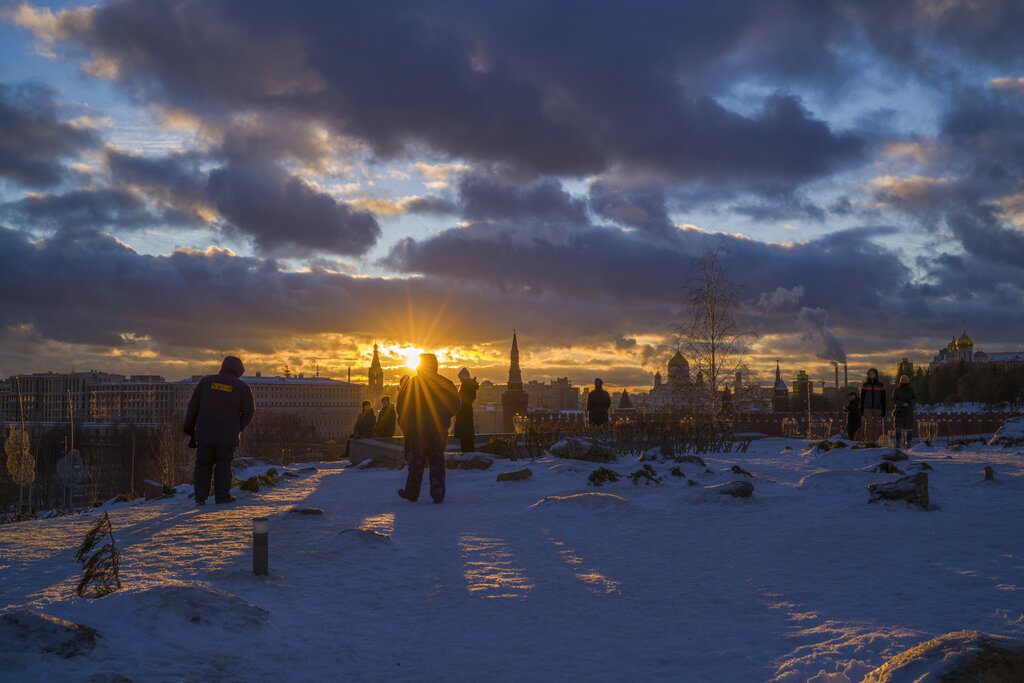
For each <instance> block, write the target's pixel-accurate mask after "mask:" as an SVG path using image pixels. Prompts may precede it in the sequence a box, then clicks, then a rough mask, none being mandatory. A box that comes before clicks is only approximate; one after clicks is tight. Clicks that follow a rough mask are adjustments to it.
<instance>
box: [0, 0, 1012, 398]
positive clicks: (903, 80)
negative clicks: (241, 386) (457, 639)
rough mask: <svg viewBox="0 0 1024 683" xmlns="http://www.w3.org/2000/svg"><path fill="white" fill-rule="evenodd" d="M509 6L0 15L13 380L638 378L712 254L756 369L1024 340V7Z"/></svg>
mask: <svg viewBox="0 0 1024 683" xmlns="http://www.w3.org/2000/svg"><path fill="white" fill-rule="evenodd" d="M515 6H516V9H515V10H514V11H513V10H512V9H511V8H510V7H497V6H487V7H477V6H474V5H473V4H464V5H463V4H459V3H454V4H452V3H442V4H436V5H435V4H432V3H410V4H405V3H389V4H388V5H387V6H381V7H369V6H360V5H355V6H348V5H345V4H335V3H331V4H324V5H316V4H310V5H308V6H307V7H306V9H305V10H304V11H301V12H300V11H295V10H294V8H293V7H291V6H290V5H289V4H287V3H275V2H268V3H261V5H260V9H259V11H241V10H240V8H239V7H238V6H237V5H236V4H234V3H232V2H230V1H228V0H211V1H210V2H207V3H156V4H148V3H138V2H131V1H128V2H116V3H114V2H111V3H100V4H98V5H95V6H91V5H90V6H86V5H83V4H80V3H76V2H55V3H0V38H2V40H0V121H2V122H3V125H4V131H5V132H4V145H3V147H2V148H0V287H2V288H3V291H4V292H5V297H4V299H3V301H2V302H0V376H7V375H12V374H16V373H21V372H34V371H42V370H47V369H62V370H70V369H71V368H72V367H77V368H79V369H97V370H102V371H110V372H123V373H124V374H140V373H153V374H161V375H164V376H167V377H186V376H189V375H192V374H197V373H202V372H207V371H209V368H210V367H211V366H213V365H215V364H216V363H217V362H219V358H220V357H221V356H222V355H224V354H225V353H227V352H232V353H237V354H239V355H241V356H243V357H245V358H246V360H247V364H248V365H249V366H250V367H252V368H259V369H261V370H262V371H264V372H265V373H267V372H270V373H273V374H279V373H280V372H281V371H282V370H283V368H284V367H285V366H286V365H287V366H288V367H289V368H290V369H291V370H292V371H293V372H295V373H299V372H302V373H305V374H307V375H308V374H312V373H313V372H315V368H316V367H317V366H319V367H320V369H321V373H322V374H326V375H329V376H332V377H337V378H345V377H346V376H347V371H348V368H349V367H351V368H352V370H353V377H354V378H357V377H358V378H365V368H366V367H367V365H368V362H369V353H370V349H371V348H372V344H373V343H374V342H377V343H379V344H380V346H381V349H382V353H383V355H382V360H383V361H384V370H385V373H386V375H387V378H388V380H389V381H391V380H392V379H393V375H394V374H395V373H397V372H398V369H397V368H398V364H400V363H407V362H408V358H409V356H413V355H415V354H416V353H418V352H419V351H421V350H430V351H434V352H438V353H439V355H440V357H441V365H442V369H445V370H447V369H451V368H453V367H455V366H456V365H458V366H460V367H461V366H462V365H466V366H469V367H471V368H473V369H474V372H475V373H476V374H478V375H479V376H480V377H481V378H482V379H483V378H489V379H492V380H493V381H496V382H502V381H504V380H503V379H502V378H503V375H504V373H505V372H506V371H507V345H508V341H509V339H510V337H511V329H512V328H516V329H517V330H518V331H519V334H520V338H521V340H522V341H523V342H524V345H523V366H524V369H526V371H527V375H532V377H528V379H529V378H535V379H538V380H542V381H547V380H550V379H553V378H556V377H564V376H567V377H570V378H571V379H572V380H573V382H574V383H576V384H577V385H579V386H585V385H586V384H588V383H590V382H591V381H592V380H593V378H594V377H595V376H601V377H602V378H604V379H605V380H606V381H608V382H609V384H610V385H612V386H618V387H626V388H630V389H633V388H638V387H649V386H650V378H651V377H652V376H653V374H654V371H655V370H656V369H658V368H662V369H664V367H665V364H666V362H667V360H668V358H669V357H670V356H671V353H672V349H673V347H674V339H673V325H676V324H680V323H682V322H683V318H684V317H685V315H684V312H683V311H682V299H683V297H682V289H683V287H684V286H685V284H686V281H687V278H688V276H689V274H690V272H691V268H692V264H693V261H694V259H695V258H697V257H699V256H700V254H701V253H702V252H703V251H705V250H706V249H708V248H715V247H717V248H719V249H720V250H721V253H722V256H723V263H724V264H725V265H726V267H727V269H728V272H729V275H730V277H731V278H732V279H734V280H735V281H736V283H737V284H738V285H739V286H740V287H741V288H742V289H741V299H742V311H741V321H742V324H743V325H744V326H745V327H746V328H747V329H750V330H751V331H753V332H756V333H757V334H758V335H759V338H758V340H757V341H756V342H755V343H754V344H753V345H752V346H751V353H750V359H749V363H748V364H749V366H750V367H751V369H752V370H754V371H756V372H757V373H758V374H759V376H760V378H761V381H762V382H770V378H771V375H772V373H773V371H774V364H775V360H776V359H781V360H782V363H783V366H784V367H787V368H790V369H791V370H790V372H791V373H795V372H796V371H798V370H801V369H803V370H807V371H808V372H809V373H810V374H811V376H814V377H818V376H820V377H821V378H823V379H827V378H828V377H829V369H830V362H831V360H833V359H834V360H842V359H846V360H847V362H848V363H849V365H850V368H851V370H850V372H851V378H853V377H859V376H860V375H861V374H862V373H863V370H865V369H866V368H868V367H885V368H888V367H890V366H892V365H894V364H895V363H896V362H898V360H899V359H900V358H902V357H909V358H910V359H911V360H913V361H914V362H915V363H916V364H919V365H922V366H923V365H925V364H927V362H928V361H929V360H930V359H931V358H932V357H933V356H934V355H935V353H936V350H937V349H941V348H942V347H943V346H944V345H945V344H946V343H947V342H948V341H949V336H950V334H951V333H952V335H953V336H957V335H959V333H960V327H961V325H962V324H963V322H964V321H966V324H967V326H968V327H969V328H970V330H971V333H972V335H973V336H974V338H975V339H976V340H977V342H978V345H979V348H980V349H981V348H983V349H984V350H986V351H993V352H998V351H1009V352H1016V351H1018V350H1019V349H1020V348H1021V347H1024V312H1022V311H1024V306H1021V302H1022V301H1024V271H1022V270H1021V264H1022V263H1024V238H1022V237H1021V235H1022V234H1024V233H1022V229H1024V208H1022V207H1024V167H1022V166H1021V161H1020V160H1021V159H1022V158H1024V155H1022V153H1021V151H1022V150H1024V133H1022V131H1024V57H1022V56H1021V53H1020V51H1019V50H1016V49H1014V48H1015V45H1016V43H1017V42H1018V41H1017V40H1016V38H1015V33H1014V30H1015V27H1016V26H1019V25H1020V21H1021V20H1022V17H1021V13H1022V11H1024V10H1022V9H1021V8H1020V6H1019V4H1015V3H1012V2H990V3H981V4H972V3H956V2H950V3H928V2H925V3H887V4H886V5H885V6H879V7H873V8H864V7H858V6H857V5H855V4H852V3H848V2H843V1H841V0H836V1H827V2H820V3H813V4H807V3H802V2H799V1H797V0H787V1H776V2H768V3H739V4H738V5H737V6H735V7H733V8H731V11H729V12H725V13H723V12H720V11H718V10H716V9H714V8H711V7H707V6H701V5H700V4H696V3H674V4H661V3H638V4H630V5H621V6H615V5H610V6H608V7H606V8H605V9H603V10H602V11H596V12H595V11H592V10H591V9H590V8H588V6H587V5H586V4H574V3H564V4H559V5H558V6H557V7H552V6H550V5H548V4H546V3H531V2H524V3H516V4H515ZM567 37H571V41H569V40H567ZM253 45H259V46H261V47H260V49H259V50H257V51H254V50H253V49H252V47H251V46H253ZM524 45H529V46H531V47H530V49H525V48H524V47H523V46H524ZM612 92H614V93H615V96H614V97H610V96H609V93H612ZM449 361H451V362H449Z"/></svg>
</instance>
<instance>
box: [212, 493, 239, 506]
mask: <svg viewBox="0 0 1024 683" xmlns="http://www.w3.org/2000/svg"><path fill="white" fill-rule="evenodd" d="M236 500H238V499H237V498H235V497H234V496H232V495H231V494H230V493H229V494H228V495H227V496H225V497H223V498H217V500H216V501H215V502H216V503H217V505H227V504H228V503H234V502H235V501H236Z"/></svg>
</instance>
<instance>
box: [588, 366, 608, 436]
mask: <svg viewBox="0 0 1024 683" xmlns="http://www.w3.org/2000/svg"><path fill="white" fill-rule="evenodd" d="M611 407H612V397H611V396H609V395H608V392H607V391H605V390H604V380H602V379H601V378H600V377H598V378H596V379H595V380H594V390H593V391H591V392H590V394H589V395H587V421H588V422H589V423H590V425H591V426H592V427H603V426H604V425H606V424H608V410H609V408H611Z"/></svg>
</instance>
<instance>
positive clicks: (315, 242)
mask: <svg viewBox="0 0 1024 683" xmlns="http://www.w3.org/2000/svg"><path fill="white" fill-rule="evenodd" d="M233 152H234V153H236V154H237V153H238V150H237V148H236V149H234V150H233ZM209 159H211V160H213V161H218V162H219V163H220V165H218V166H215V167H214V168H213V169H212V170H209V171H207V170H205V169H204V167H203V163H202V162H203V161H204V158H203V157H202V156H200V155H189V154H178V155H170V156H166V157H161V158H143V157H136V156H132V155H128V154H124V153H120V152H113V151H112V152H108V154H107V165H108V168H109V170H110V173H111V176H112V179H113V181H114V182H115V183H124V184H127V185H130V186H133V187H136V188H139V189H140V190H141V191H142V192H144V193H145V194H146V195H147V196H149V197H151V198H152V199H153V200H154V201H157V202H162V203H164V204H167V205H170V206H174V207H177V208H178V209H179V210H180V211H182V212H190V211H191V212H194V211H195V210H196V209H197V208H198V207H202V206H205V207H210V208H213V209H215V210H216V211H217V213H218V214H219V215H220V216H221V217H222V218H223V219H224V221H226V225H225V226H224V227H226V228H228V229H229V230H233V231H236V232H238V233H239V234H241V235H243V236H245V237H248V238H250V239H251V240H252V241H253V243H254V245H255V246H256V247H257V248H258V249H260V250H261V251H263V252H265V253H271V254H276V253H284V252H285V251H286V250H287V249H289V248H290V249H298V250H299V251H312V250H322V251H325V252H330V253H334V254H343V255H360V254H364V253H366V251H367V250H369V249H370V248H371V247H372V246H373V245H374V244H375V243H376V242H377V239H378V238H379V237H380V226H379V225H378V223H377V219H376V218H375V217H374V215H373V214H372V213H369V212H367V211H359V210H356V209H354V208H352V207H351V206H349V205H348V204H346V203H345V202H341V201H338V200H336V199H335V198H334V197H332V196H331V195H329V194H327V193H325V192H322V191H320V190H318V189H316V188H314V187H312V186H311V185H308V184H307V183H306V182H305V181H303V180H302V179H300V178H299V177H297V176H294V175H291V174H289V173H287V172H286V171H284V170H283V169H281V168H280V167H279V166H277V165H276V164H274V163H273V162H268V161H266V160H265V159H262V158H259V155H257V156H256V157H255V158H254V159H252V160H250V159H245V158H242V159H238V158H236V157H228V158H227V159H224V158H223V156H222V152H221V151H219V150H217V151H214V152H213V153H212V154H211V155H210V157H209Z"/></svg>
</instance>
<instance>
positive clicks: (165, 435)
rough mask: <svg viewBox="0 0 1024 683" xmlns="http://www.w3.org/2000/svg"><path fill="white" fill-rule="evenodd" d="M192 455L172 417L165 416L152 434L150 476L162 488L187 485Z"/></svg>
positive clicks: (177, 424)
mask: <svg viewBox="0 0 1024 683" xmlns="http://www.w3.org/2000/svg"><path fill="white" fill-rule="evenodd" d="M191 460H192V454H191V453H190V451H189V449H188V448H186V446H185V437H184V436H183V435H182V432H181V427H180V425H179V423H178V422H177V421H175V419H174V417H173V416H171V415H167V416H165V417H164V419H163V420H162V421H161V422H160V426H159V427H157V428H156V430H155V431H154V433H153V452H152V453H151V455H150V459H149V469H150V476H151V477H152V478H153V479H156V480H157V481H159V482H160V483H161V484H163V485H164V486H175V485H177V484H181V483H188V472H189V463H190V462H191Z"/></svg>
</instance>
